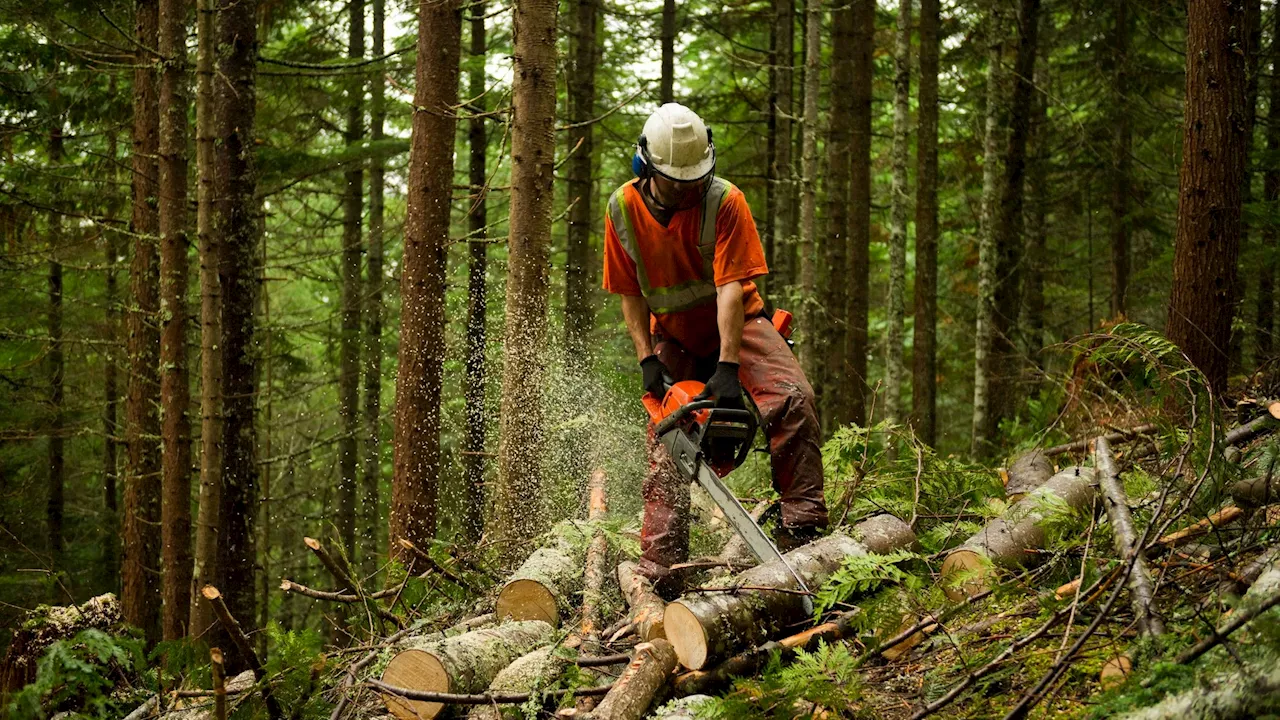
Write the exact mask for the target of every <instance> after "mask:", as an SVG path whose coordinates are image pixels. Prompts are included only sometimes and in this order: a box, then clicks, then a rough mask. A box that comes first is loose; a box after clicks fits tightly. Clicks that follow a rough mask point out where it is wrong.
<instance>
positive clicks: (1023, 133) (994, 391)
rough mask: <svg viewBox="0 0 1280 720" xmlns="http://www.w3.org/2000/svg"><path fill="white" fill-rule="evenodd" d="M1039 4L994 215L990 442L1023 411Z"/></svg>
mask: <svg viewBox="0 0 1280 720" xmlns="http://www.w3.org/2000/svg"><path fill="white" fill-rule="evenodd" d="M1039 16H1040V0H1022V2H1021V3H1020V7H1019V10H1018V53H1017V56H1016V59H1015V60H1014V72H1013V93H1012V95H1011V97H1010V101H1009V141H1008V145H1007V147H1006V149H1005V153H1004V178H1003V183H1002V186H1001V190H1000V203H999V205H998V206H997V208H996V214H995V227H994V234H995V250H996V255H997V258H996V282H995V319H994V328H993V331H994V336H993V338H992V346H991V347H992V357H991V359H990V360H991V362H992V366H991V368H992V371H991V378H990V379H991V385H990V387H989V388H988V389H989V391H990V392H989V395H988V397H989V398H990V399H991V402H990V403H989V406H988V412H987V428H986V437H988V438H994V437H995V435H996V432H997V431H998V430H999V429H1000V421H1001V420H1002V419H1004V418H1006V417H1008V416H1010V415H1012V414H1013V413H1014V412H1015V411H1016V409H1017V406H1018V397H1019V390H1018V388H1017V382H1018V378H1019V375H1020V373H1021V362H1020V359H1019V355H1018V350H1017V348H1016V347H1015V345H1014V342H1013V337H1014V334H1015V333H1016V331H1017V326H1018V315H1019V312H1020V309H1021V306H1022V270H1021V268H1022V262H1023V257H1022V247H1023V244H1024V242H1025V241H1024V239H1023V236H1022V229H1023V225H1022V206H1023V199H1024V196H1023V194H1022V191H1023V184H1024V182H1025V179H1026V169H1027V136H1028V135H1029V134H1030V120H1031V96H1032V92H1033V91H1034V89H1035V88H1034V87H1033V85H1032V77H1033V76H1034V74H1035V66H1036V44H1037V36H1038V34H1039V32H1038V31H1039Z"/></svg>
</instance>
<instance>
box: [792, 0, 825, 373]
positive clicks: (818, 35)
mask: <svg viewBox="0 0 1280 720" xmlns="http://www.w3.org/2000/svg"><path fill="white" fill-rule="evenodd" d="M804 27H805V31H804V32H805V42H804V46H805V50H804V123H803V124H802V127H801V130H802V133H801V134H802V135H803V150H802V152H801V155H802V156H803V161H802V162H803V167H802V170H801V174H802V175H803V178H802V181H801V182H800V183H799V185H800V292H799V293H798V297H799V300H800V302H799V306H798V307H797V308H796V309H797V311H798V314H799V320H800V322H799V326H800V328H801V329H802V332H803V333H804V338H805V343H804V346H803V347H802V349H801V353H800V362H801V363H802V364H803V367H804V374H805V377H807V378H808V379H809V383H810V384H811V385H813V386H814V388H815V389H817V390H818V392H820V393H821V392H823V388H825V387H826V386H827V383H826V382H825V376H824V375H823V373H822V367H823V364H822V363H821V362H820V361H821V359H822V356H823V353H822V352H821V348H822V338H823V336H824V335H825V333H824V331H823V329H822V328H823V325H824V323H823V320H822V313H821V311H819V310H818V307H819V302H818V269H817V268H818V262H817V257H816V253H817V242H816V239H817V206H818V202H817V201H818V191H817V185H818V94H819V92H820V88H821V84H822V0H805V21H804Z"/></svg>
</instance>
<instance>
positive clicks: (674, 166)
mask: <svg viewBox="0 0 1280 720" xmlns="http://www.w3.org/2000/svg"><path fill="white" fill-rule="evenodd" d="M638 149H639V153H640V155H641V157H642V158H643V160H644V161H645V163H647V164H648V165H649V166H650V168H652V169H653V170H656V171H657V172H658V173H659V174H661V175H664V176H666V177H668V178H670V179H672V180H680V181H691V180H701V179H702V178H704V177H706V176H707V175H709V174H711V172H712V171H713V170H715V167H716V150H715V144H714V143H712V142H711V131H710V130H709V129H707V126H706V123H704V122H702V118H700V117H698V114H697V113H695V112H694V111H692V110H690V109H689V108H687V107H685V106H683V105H681V104H679V103H667V104H666V105H663V106H662V107H660V108H658V109H657V111H655V112H654V113H653V114H652V115H650V116H649V119H648V120H646V121H645V123H644V134H643V135H641V136H640V142H639V148H638Z"/></svg>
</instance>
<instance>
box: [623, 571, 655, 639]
mask: <svg viewBox="0 0 1280 720" xmlns="http://www.w3.org/2000/svg"><path fill="white" fill-rule="evenodd" d="M618 587H620V588H622V597H624V598H626V601H627V607H629V608H631V612H630V614H629V617H630V618H631V623H632V624H633V625H634V626H635V634H636V637H638V638H640V640H641V641H643V642H651V641H653V640H654V639H655V638H665V637H666V631H665V630H664V627H663V624H662V616H663V613H664V612H665V611H666V609H667V604H666V603H665V602H663V601H662V598H660V597H658V594H657V593H655V592H654V591H653V584H652V583H650V582H649V579H648V578H646V577H645V576H643V575H641V574H640V573H639V572H637V571H636V564H635V563H633V562H630V561H627V562H622V563H619V564H618Z"/></svg>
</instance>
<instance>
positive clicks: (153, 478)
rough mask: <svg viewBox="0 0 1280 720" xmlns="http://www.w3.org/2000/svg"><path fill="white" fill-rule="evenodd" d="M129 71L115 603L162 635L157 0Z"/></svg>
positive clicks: (151, 1)
mask: <svg viewBox="0 0 1280 720" xmlns="http://www.w3.org/2000/svg"><path fill="white" fill-rule="evenodd" d="M135 8H136V20H137V27H136V33H135V39H136V40H137V43H138V45H139V46H141V47H140V49H138V50H137V51H136V53H135V59H134V61H135V63H137V65H136V67H135V69H134V75H133V85H134V87H133V109H134V110H133V183H132V185H133V213H132V218H131V220H130V223H129V231H130V233H131V234H132V236H133V238H134V243H133V245H134V247H133V261H132V262H131V263H130V266H129V286H130V287H129V290H130V296H131V300H132V302H131V303H130V306H129V314H128V333H129V339H128V352H129V388H128V395H127V396H126V398H125V442H126V443H127V445H128V456H127V458H126V460H125V462H126V466H125V488H124V516H125V517H124V565H123V568H122V571H123V575H124V577H123V595H122V597H121V605H122V607H123V609H124V617H125V620H126V621H127V622H129V623H131V624H133V625H136V626H137V627H140V628H142V629H143V631H144V632H145V633H146V635H147V639H148V640H150V641H155V640H159V639H160V568H159V561H160V491H161V489H160V447H159V443H158V442H157V440H156V439H157V438H159V437H160V416H159V414H158V413H157V412H156V409H157V408H158V407H159V404H160V403H159V400H160V379H159V377H157V375H158V372H159V365H160V362H159V354H160V335H159V333H158V332H157V329H156V316H157V312H158V311H159V304H160V297H159V296H160V288H159V275H158V268H157V265H158V262H157V257H156V234H157V230H158V227H157V224H158V223H157V220H158V218H157V216H156V202H157V198H156V195H157V186H156V177H157V173H158V168H157V164H156V155H157V154H158V152H159V138H158V135H159V132H160V115H159V112H158V104H157V97H156V76H155V75H156V68H155V61H156V58H155V56H154V55H153V54H152V49H154V48H155V47H156V45H157V40H158V23H159V13H158V9H159V8H158V3H157V0H137V3H136V5H135Z"/></svg>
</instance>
